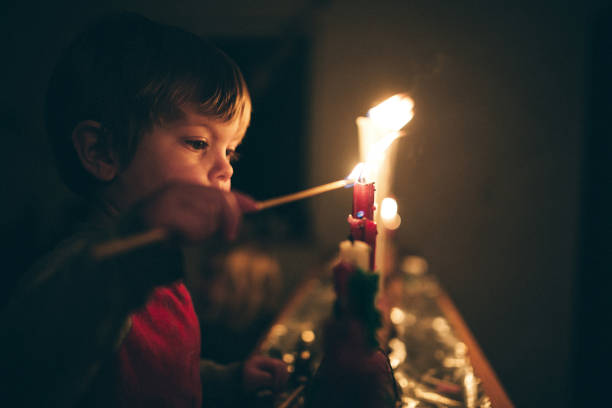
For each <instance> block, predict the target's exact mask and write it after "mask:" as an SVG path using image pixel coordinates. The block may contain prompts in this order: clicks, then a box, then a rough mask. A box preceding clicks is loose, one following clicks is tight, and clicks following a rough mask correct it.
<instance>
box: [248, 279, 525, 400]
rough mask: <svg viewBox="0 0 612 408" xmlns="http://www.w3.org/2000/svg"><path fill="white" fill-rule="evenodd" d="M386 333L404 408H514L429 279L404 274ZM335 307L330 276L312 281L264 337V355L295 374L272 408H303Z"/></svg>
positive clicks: (390, 287)
mask: <svg viewBox="0 0 612 408" xmlns="http://www.w3.org/2000/svg"><path fill="white" fill-rule="evenodd" d="M385 298H386V303H387V304H388V308H387V313H388V316H386V317H387V318H386V319H385V320H387V322H388V324H387V325H386V328H385V329H384V330H383V331H384V333H385V334H384V335H383V336H382V337H383V338H385V339H386V340H385V343H386V344H387V345H388V350H389V361H390V362H391V365H392V367H393V369H394V374H395V379H396V381H397V383H398V385H399V386H400V388H401V390H402V404H401V406H402V407H424V408H426V407H495V408H498V407H513V404H512V402H511V401H510V399H509V398H508V396H507V394H506V392H505V391H504V389H503V386H502V385H501V383H500V382H499V380H498V378H497V376H496V375H495V372H494V371H493V369H492V368H491V366H490V364H489V363H488V361H487V359H486V358H485V356H484V354H483V353H482V351H481V349H480V347H479V346H478V343H477V342H476V340H475V338H474V336H473V335H472V334H471V332H470V330H469V329H468V327H467V325H466V324H465V322H464V321H463V319H462V318H461V315H460V314H459V312H458V311H457V309H456V307H455V306H454V304H453V303H452V301H451V300H450V298H449V297H448V295H447V294H446V293H445V292H444V290H443V289H442V288H441V287H440V285H439V284H438V282H437V280H436V279H435V277H433V276H431V275H427V274H425V275H422V276H408V275H405V274H400V275H397V276H396V277H394V278H393V279H390V280H388V283H387V285H386V290H385ZM334 300H335V293H334V291H333V286H332V282H331V280H330V279H329V277H323V278H314V279H311V280H308V281H307V282H306V283H305V284H304V285H303V286H302V287H301V288H300V289H299V290H298V292H297V293H296V295H295V296H294V297H293V299H292V301H291V302H290V303H289V304H288V305H287V306H286V307H285V309H284V310H283V312H282V313H281V314H280V316H279V317H278V319H277V320H276V322H275V324H274V325H273V326H272V327H271V328H270V330H269V331H268V332H267V333H266V335H265V336H264V337H263V339H262V341H261V343H260V345H259V347H258V349H259V351H260V352H262V353H264V354H267V355H270V356H273V357H277V358H282V359H283V360H284V361H285V362H286V363H287V364H288V365H289V367H290V370H291V372H292V374H291V379H290V383H289V387H288V389H287V391H286V392H284V393H283V394H281V395H280V396H279V397H278V398H277V399H276V401H275V403H274V405H275V406H276V407H278V408H288V407H300V406H302V405H303V397H302V391H303V390H304V388H305V387H307V386H308V381H309V379H310V378H312V376H313V374H314V372H315V371H316V369H317V367H318V364H319V363H320V361H321V358H322V347H321V337H322V336H321V331H322V327H323V325H324V323H325V321H326V320H327V318H328V317H329V316H330V314H331V311H332V305H333V302H334Z"/></svg>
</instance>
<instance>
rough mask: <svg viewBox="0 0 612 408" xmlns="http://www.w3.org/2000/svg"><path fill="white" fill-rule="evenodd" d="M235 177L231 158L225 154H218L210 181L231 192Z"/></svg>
mask: <svg viewBox="0 0 612 408" xmlns="http://www.w3.org/2000/svg"><path fill="white" fill-rule="evenodd" d="M233 175H234V168H233V167H232V165H231V164H230V161H229V158H228V157H227V155H226V154H225V152H220V153H218V154H216V155H215V162H214V163H213V166H212V167H211V169H210V172H209V180H210V181H211V182H212V184H213V185H215V186H217V187H219V188H221V189H223V190H229V189H230V186H231V184H230V183H231V180H232V176H233Z"/></svg>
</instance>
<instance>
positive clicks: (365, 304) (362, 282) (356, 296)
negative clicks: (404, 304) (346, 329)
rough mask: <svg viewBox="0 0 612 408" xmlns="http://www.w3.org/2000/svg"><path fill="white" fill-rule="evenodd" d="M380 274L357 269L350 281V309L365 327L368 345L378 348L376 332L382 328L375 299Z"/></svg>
mask: <svg viewBox="0 0 612 408" xmlns="http://www.w3.org/2000/svg"><path fill="white" fill-rule="evenodd" d="M378 278H379V277H378V274H376V273H374V272H369V271H364V270H363V269H360V268H356V269H355V272H354V273H353V274H352V275H351V277H350V278H349V281H348V308H349V312H350V314H351V315H352V316H354V317H356V318H357V319H359V320H360V321H361V322H362V323H363V324H364V326H365V335H366V341H367V343H368V345H370V346H371V347H378V340H377V339H376V330H377V329H378V328H379V327H381V325H382V323H381V315H380V312H379V311H378V310H377V309H376V307H375V304H374V299H375V298H376V292H378Z"/></svg>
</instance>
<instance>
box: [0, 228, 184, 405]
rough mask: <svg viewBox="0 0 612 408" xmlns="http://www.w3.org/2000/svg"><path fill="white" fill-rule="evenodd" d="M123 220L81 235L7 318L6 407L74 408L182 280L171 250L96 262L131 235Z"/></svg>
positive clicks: (1, 396) (2, 346) (60, 251)
mask: <svg viewBox="0 0 612 408" xmlns="http://www.w3.org/2000/svg"><path fill="white" fill-rule="evenodd" d="M133 228H134V225H133V223H132V222H131V221H129V220H127V221H126V220H123V221H121V222H118V223H116V224H113V225H110V226H109V227H108V228H104V229H100V230H95V231H93V232H92V231H88V232H87V233H83V234H79V235H77V236H75V237H73V238H71V239H70V240H68V241H66V242H64V243H63V244H61V245H60V246H59V247H58V248H57V249H55V250H54V251H52V252H51V253H50V254H49V255H47V256H46V257H45V258H43V259H41V260H40V261H39V262H38V263H37V264H36V265H35V266H34V268H32V270H31V271H30V272H29V273H28V274H27V275H26V276H25V277H24V279H23V280H22V282H21V284H20V286H19V289H18V290H17V292H16V293H15V294H14V296H13V297H12V298H11V300H10V301H9V303H8V305H7V307H6V308H4V309H3V310H2V311H1V312H0V324H1V325H2V326H1V330H0V361H1V363H0V372H1V373H2V378H1V380H0V387H2V388H4V389H2V392H1V393H0V406H13V405H14V404H15V403H17V404H18V405H19V406H37V407H38V406H66V407H69V406H73V405H75V404H76V403H77V401H78V400H79V398H80V397H81V396H82V395H83V394H84V393H85V392H86V391H87V390H88V388H89V386H90V385H91V382H92V380H93V378H94V376H95V375H96V373H97V372H98V371H99V368H100V366H101V365H102V364H104V362H105V361H106V360H107V359H108V358H109V357H110V356H111V355H112V353H113V352H114V351H115V350H116V348H117V347H118V345H119V344H120V342H121V340H122V338H123V336H125V334H126V333H127V331H128V330H129V324H130V319H129V315H130V313H131V312H132V311H134V310H135V309H136V308H138V307H140V306H142V305H144V303H145V301H146V299H147V297H148V295H149V294H150V293H151V291H152V289H153V288H154V287H155V286H159V285H163V284H168V283H171V282H173V281H175V280H177V279H179V278H181V277H182V257H181V254H180V251H179V250H178V249H172V248H169V247H165V246H163V245H161V244H160V245H155V246H150V247H147V248H144V249H140V250H136V251H133V252H130V253H129V254H126V255H122V256H117V257H114V258H112V259H109V260H106V261H96V260H94V259H93V258H92V257H91V255H90V252H91V248H92V247H93V245H95V244H96V243H98V242H103V241H105V240H108V239H113V238H118V237H121V236H124V234H126V232H127V231H129V230H132V229H133Z"/></svg>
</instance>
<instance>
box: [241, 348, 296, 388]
mask: <svg viewBox="0 0 612 408" xmlns="http://www.w3.org/2000/svg"><path fill="white" fill-rule="evenodd" d="M288 379H289V371H287V364H285V363H284V362H282V361H281V360H278V359H276V358H272V357H266V356H252V357H250V358H249V359H248V360H246V361H245V362H244V368H243V371H242V382H243V386H244V390H245V391H246V392H253V391H257V390H259V389H262V388H268V389H272V390H273V391H275V392H278V391H280V390H281V389H282V388H283V387H284V386H285V384H286V383H287V380H288Z"/></svg>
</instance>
